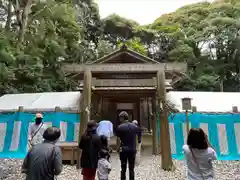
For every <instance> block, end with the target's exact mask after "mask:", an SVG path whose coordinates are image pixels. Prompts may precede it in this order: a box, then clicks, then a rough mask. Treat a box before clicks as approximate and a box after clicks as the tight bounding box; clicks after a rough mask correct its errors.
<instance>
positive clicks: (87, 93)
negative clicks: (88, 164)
mask: <svg viewBox="0 0 240 180" xmlns="http://www.w3.org/2000/svg"><path fill="white" fill-rule="evenodd" d="M91 81H92V73H91V71H89V70H88V69H87V70H86V71H85V72H84V81H83V93H82V96H83V99H82V100H83V105H82V107H81V115H82V116H81V122H80V127H79V138H78V143H80V139H81V136H82V134H83V133H84V131H85V129H86V127H87V123H88V121H89V120H90V114H91V113H90V109H91V107H90V106H91V97H92V83H91ZM80 155H81V152H80V150H79V151H78V158H77V169H80Z"/></svg>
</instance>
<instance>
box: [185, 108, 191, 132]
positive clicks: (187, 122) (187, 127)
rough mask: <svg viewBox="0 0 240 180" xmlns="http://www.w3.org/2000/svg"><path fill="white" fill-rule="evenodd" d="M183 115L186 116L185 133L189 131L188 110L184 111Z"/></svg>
mask: <svg viewBox="0 0 240 180" xmlns="http://www.w3.org/2000/svg"><path fill="white" fill-rule="evenodd" d="M185 116H186V125H187V126H186V129H187V134H188V133H189V130H190V125H189V124H190V123H189V119H188V110H186V111H185Z"/></svg>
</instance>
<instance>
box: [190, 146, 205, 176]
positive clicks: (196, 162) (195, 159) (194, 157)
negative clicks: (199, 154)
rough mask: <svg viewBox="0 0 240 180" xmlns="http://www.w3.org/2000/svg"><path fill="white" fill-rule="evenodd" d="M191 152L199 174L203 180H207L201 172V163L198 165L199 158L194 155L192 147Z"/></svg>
mask: <svg viewBox="0 0 240 180" xmlns="http://www.w3.org/2000/svg"><path fill="white" fill-rule="evenodd" d="M190 151H191V153H192V157H193V160H194V162H195V164H196V165H197V168H198V171H199V173H200V175H201V177H202V180H206V179H205V177H204V176H203V173H202V171H201V169H200V166H199V163H198V161H197V158H196V156H195V154H194V153H193V150H192V148H191V147H190Z"/></svg>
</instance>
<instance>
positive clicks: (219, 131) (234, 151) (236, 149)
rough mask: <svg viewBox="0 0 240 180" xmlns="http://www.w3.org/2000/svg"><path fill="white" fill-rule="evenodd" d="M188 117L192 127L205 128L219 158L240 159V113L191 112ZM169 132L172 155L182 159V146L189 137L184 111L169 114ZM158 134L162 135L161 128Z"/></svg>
mask: <svg viewBox="0 0 240 180" xmlns="http://www.w3.org/2000/svg"><path fill="white" fill-rule="evenodd" d="M188 118H189V122H190V127H192V128H199V127H201V128H202V129H203V130H204V132H205V133H206V134H207V136H208V138H209V141H210V143H211V144H212V145H213V147H214V148H215V150H216V152H217V155H218V158H219V159H221V160H239V159H240V114H201V113H194V114H189V116H188ZM158 121H159V119H158ZM159 124H160V123H158V127H159V126H160V125H159ZM169 133H170V144H171V151H172V156H173V158H176V159H182V158H183V153H182V146H183V144H185V143H186V139H187V133H186V116H185V114H184V113H178V114H172V115H171V116H169ZM158 136H160V128H159V131H158ZM159 139H160V138H159Z"/></svg>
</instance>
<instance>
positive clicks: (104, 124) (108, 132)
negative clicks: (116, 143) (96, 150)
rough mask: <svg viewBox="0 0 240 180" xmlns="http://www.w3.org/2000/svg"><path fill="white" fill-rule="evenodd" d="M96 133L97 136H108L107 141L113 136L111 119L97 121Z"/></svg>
mask: <svg viewBox="0 0 240 180" xmlns="http://www.w3.org/2000/svg"><path fill="white" fill-rule="evenodd" d="M97 134H98V135H99V136H101V135H104V136H106V137H107V138H108V141H109V140H110V138H111V137H112V136H113V124H112V122H111V121H108V120H103V121H100V122H99V123H98V127H97Z"/></svg>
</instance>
